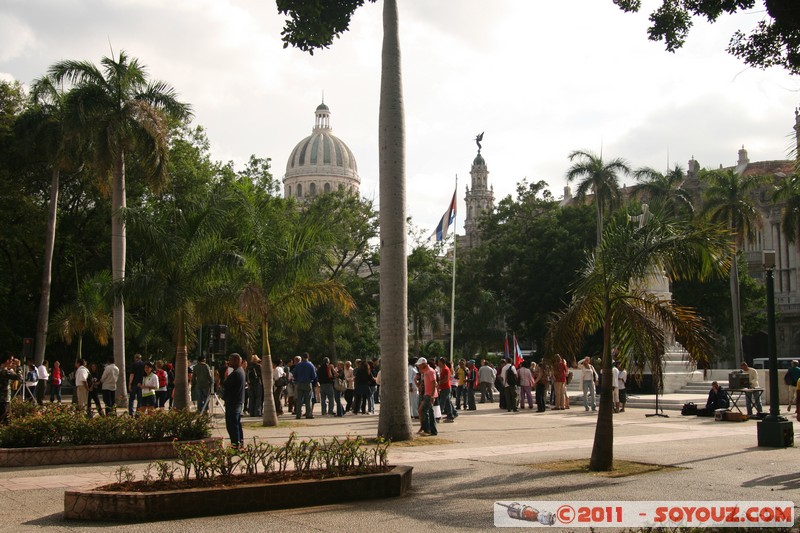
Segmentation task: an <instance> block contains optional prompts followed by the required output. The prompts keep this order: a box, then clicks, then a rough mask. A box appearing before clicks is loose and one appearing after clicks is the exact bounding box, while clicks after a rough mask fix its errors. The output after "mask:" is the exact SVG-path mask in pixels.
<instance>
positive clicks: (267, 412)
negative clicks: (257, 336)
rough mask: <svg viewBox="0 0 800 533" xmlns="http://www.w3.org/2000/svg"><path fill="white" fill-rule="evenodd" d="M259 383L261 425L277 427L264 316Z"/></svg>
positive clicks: (270, 360)
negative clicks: (261, 386)
mask: <svg viewBox="0 0 800 533" xmlns="http://www.w3.org/2000/svg"><path fill="white" fill-rule="evenodd" d="M261 381H262V383H263V384H264V406H263V407H262V409H261V423H262V424H263V425H264V426H273V427H274V426H277V425H278V413H277V412H276V411H275V398H273V397H272V383H273V377H272V350H271V349H270V346H269V322H268V321H267V317H266V316H264V317H262V319H261Z"/></svg>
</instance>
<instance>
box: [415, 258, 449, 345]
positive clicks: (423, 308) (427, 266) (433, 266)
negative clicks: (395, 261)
mask: <svg viewBox="0 0 800 533" xmlns="http://www.w3.org/2000/svg"><path fill="white" fill-rule="evenodd" d="M438 251H439V250H438V249H437V248H435V247H434V248H431V247H428V246H426V245H425V244H424V243H418V244H417V246H415V247H414V249H413V250H411V253H410V254H409V256H408V315H409V318H410V320H411V327H412V338H413V342H414V348H413V349H414V352H413V353H414V355H415V356H416V357H419V356H420V341H421V340H422V333H423V331H424V330H425V328H431V329H433V330H434V331H436V329H437V326H439V325H440V324H441V321H442V318H444V317H445V316H447V317H449V316H450V288H451V282H452V270H451V268H452V266H453V263H452V261H448V260H447V258H446V257H440V256H439V253H438ZM438 329H440V330H441V327H439V328H438Z"/></svg>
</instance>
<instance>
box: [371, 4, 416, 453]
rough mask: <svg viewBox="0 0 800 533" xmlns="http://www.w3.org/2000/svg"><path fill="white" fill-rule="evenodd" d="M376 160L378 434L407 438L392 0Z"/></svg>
mask: <svg viewBox="0 0 800 533" xmlns="http://www.w3.org/2000/svg"><path fill="white" fill-rule="evenodd" d="M378 147H379V148H378V156H379V160H380V164H379V175H380V239H381V243H380V246H381V248H380V252H381V276H380V320H381V322H380V328H381V370H382V372H381V393H382V398H381V411H380V417H379V419H378V435H379V436H383V437H386V438H388V439H391V440H392V441H395V442H396V441H404V440H410V439H411V438H412V434H411V413H410V412H409V407H408V386H407V382H408V371H407V368H408V362H407V361H408V265H407V260H406V177H405V117H404V113H403V84H402V74H401V68H400V34H399V30H398V15H397V0H384V4H383V49H382V52H381V96H380V115H379V118H378Z"/></svg>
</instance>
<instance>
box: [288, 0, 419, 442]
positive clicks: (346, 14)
mask: <svg viewBox="0 0 800 533" xmlns="http://www.w3.org/2000/svg"><path fill="white" fill-rule="evenodd" d="M277 4H278V11H279V12H280V13H283V14H286V15H288V16H289V20H288V21H287V22H286V25H285V27H284V30H283V40H284V43H285V45H286V46H288V45H289V44H291V45H293V46H296V47H298V48H300V49H301V50H307V51H309V52H312V51H313V50H314V49H317V48H323V47H327V46H330V44H331V43H332V42H333V38H334V37H338V36H339V34H341V33H342V32H344V31H346V30H347V28H348V25H349V23H350V18H351V16H352V14H353V12H354V11H355V10H356V9H357V8H359V7H360V6H362V5H363V4H364V0H343V1H340V2H329V1H327V0H277ZM398 24H399V17H398V12H397V0H384V3H383V47H382V50H381V90H380V108H379V116H378V146H379V157H378V159H379V168H378V173H379V182H380V183H379V187H380V206H381V207H380V238H381V240H380V242H381V245H380V253H381V275H380V332H381V372H382V381H381V384H382V387H383V388H384V390H385V391H386V394H385V396H384V398H386V400H385V401H384V402H383V404H382V405H381V412H380V417H379V419H378V434H379V435H381V436H384V437H387V438H389V439H391V440H393V441H403V440H409V439H411V438H412V434H411V413H409V407H408V387H407V379H408V376H407V356H408V305H407V304H408V301H407V287H408V272H407V263H406V177H405V115H404V111H403V84H402V76H401V69H400V34H399V26H398Z"/></svg>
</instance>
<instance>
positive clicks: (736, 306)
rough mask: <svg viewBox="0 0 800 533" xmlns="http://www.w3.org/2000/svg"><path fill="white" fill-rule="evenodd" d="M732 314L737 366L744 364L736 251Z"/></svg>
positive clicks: (732, 277)
mask: <svg viewBox="0 0 800 533" xmlns="http://www.w3.org/2000/svg"><path fill="white" fill-rule="evenodd" d="M730 281H731V315H732V316H733V357H734V361H735V362H736V368H739V367H740V366H741V364H742V317H741V310H740V303H739V263H738V253H736V252H735V251H734V253H733V260H732V261H731V275H730Z"/></svg>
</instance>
